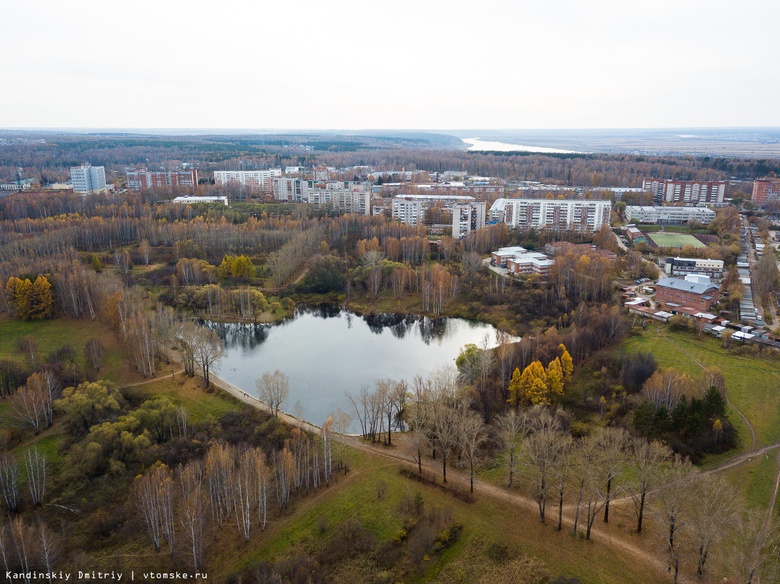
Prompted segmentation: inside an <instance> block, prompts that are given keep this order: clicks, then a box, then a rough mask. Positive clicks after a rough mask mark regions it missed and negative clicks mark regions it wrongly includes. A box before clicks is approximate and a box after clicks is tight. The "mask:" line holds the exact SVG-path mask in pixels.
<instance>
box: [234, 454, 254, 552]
mask: <svg viewBox="0 0 780 584" xmlns="http://www.w3.org/2000/svg"><path fill="white" fill-rule="evenodd" d="M256 474H257V466H256V460H255V453H254V452H253V451H252V450H249V449H247V450H245V451H244V452H243V453H242V454H241V458H240V460H239V464H238V470H237V472H236V476H235V487H234V489H233V496H234V500H235V503H234V506H235V508H236V510H237V515H236V523H237V525H238V531H239V533H241V534H242V535H243V536H244V541H249V532H250V530H251V528H252V510H253V508H254V504H255V497H256V495H257V490H256V488H257V478H256Z"/></svg>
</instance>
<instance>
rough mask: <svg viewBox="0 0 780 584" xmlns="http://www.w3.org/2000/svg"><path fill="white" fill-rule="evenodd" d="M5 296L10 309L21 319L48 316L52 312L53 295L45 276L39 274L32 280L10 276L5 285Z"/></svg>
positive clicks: (35, 318)
mask: <svg viewBox="0 0 780 584" xmlns="http://www.w3.org/2000/svg"><path fill="white" fill-rule="evenodd" d="M5 298H6V303H7V305H8V307H9V308H10V309H11V311H12V312H14V313H15V314H16V316H18V317H19V318H21V319H23V320H37V319H42V318H49V317H51V315H52V313H53V312H54V295H53V294H52V291H51V283H50V282H49V280H48V279H47V278H46V277H45V276H40V275H39V276H38V277H37V278H35V281H34V282H33V281H31V280H30V279H29V278H25V279H24V280H21V279H19V278H17V277H16V276H11V277H10V278H8V282H6V285H5Z"/></svg>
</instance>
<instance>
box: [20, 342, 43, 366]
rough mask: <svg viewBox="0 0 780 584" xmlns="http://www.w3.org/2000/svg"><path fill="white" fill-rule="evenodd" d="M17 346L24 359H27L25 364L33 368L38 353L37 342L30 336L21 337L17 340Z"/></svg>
mask: <svg viewBox="0 0 780 584" xmlns="http://www.w3.org/2000/svg"><path fill="white" fill-rule="evenodd" d="M18 346H19V351H20V352H21V353H22V355H24V359H25V361H27V364H28V365H29V366H30V367H31V368H33V369H35V367H36V361H37V360H38V354H39V353H40V351H39V349H38V343H36V342H35V339H34V338H33V337H31V336H26V337H22V338H21V339H19V340H18Z"/></svg>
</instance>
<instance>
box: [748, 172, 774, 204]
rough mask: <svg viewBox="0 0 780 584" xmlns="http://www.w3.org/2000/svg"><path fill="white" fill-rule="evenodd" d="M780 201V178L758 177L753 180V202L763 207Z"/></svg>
mask: <svg viewBox="0 0 780 584" xmlns="http://www.w3.org/2000/svg"><path fill="white" fill-rule="evenodd" d="M777 201H780V178H757V179H756V180H754V181H753V203H754V204H756V205H758V206H760V207H763V206H764V205H766V204H767V203H773V202H777Z"/></svg>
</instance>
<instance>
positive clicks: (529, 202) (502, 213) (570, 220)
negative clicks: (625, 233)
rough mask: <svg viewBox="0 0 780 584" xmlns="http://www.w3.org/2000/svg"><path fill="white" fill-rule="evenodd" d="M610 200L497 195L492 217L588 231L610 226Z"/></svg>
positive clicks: (512, 222)
mask: <svg viewBox="0 0 780 584" xmlns="http://www.w3.org/2000/svg"><path fill="white" fill-rule="evenodd" d="M610 212H611V203H610V202H609V201H590V200H583V199H497V200H496V202H495V203H493V206H492V207H491V208H490V220H491V221H495V222H500V223H506V224H507V225H509V226H511V227H517V228H519V229H553V230H556V231H587V232H593V231H598V230H599V229H601V226H602V225H607V226H609V216H610Z"/></svg>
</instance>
